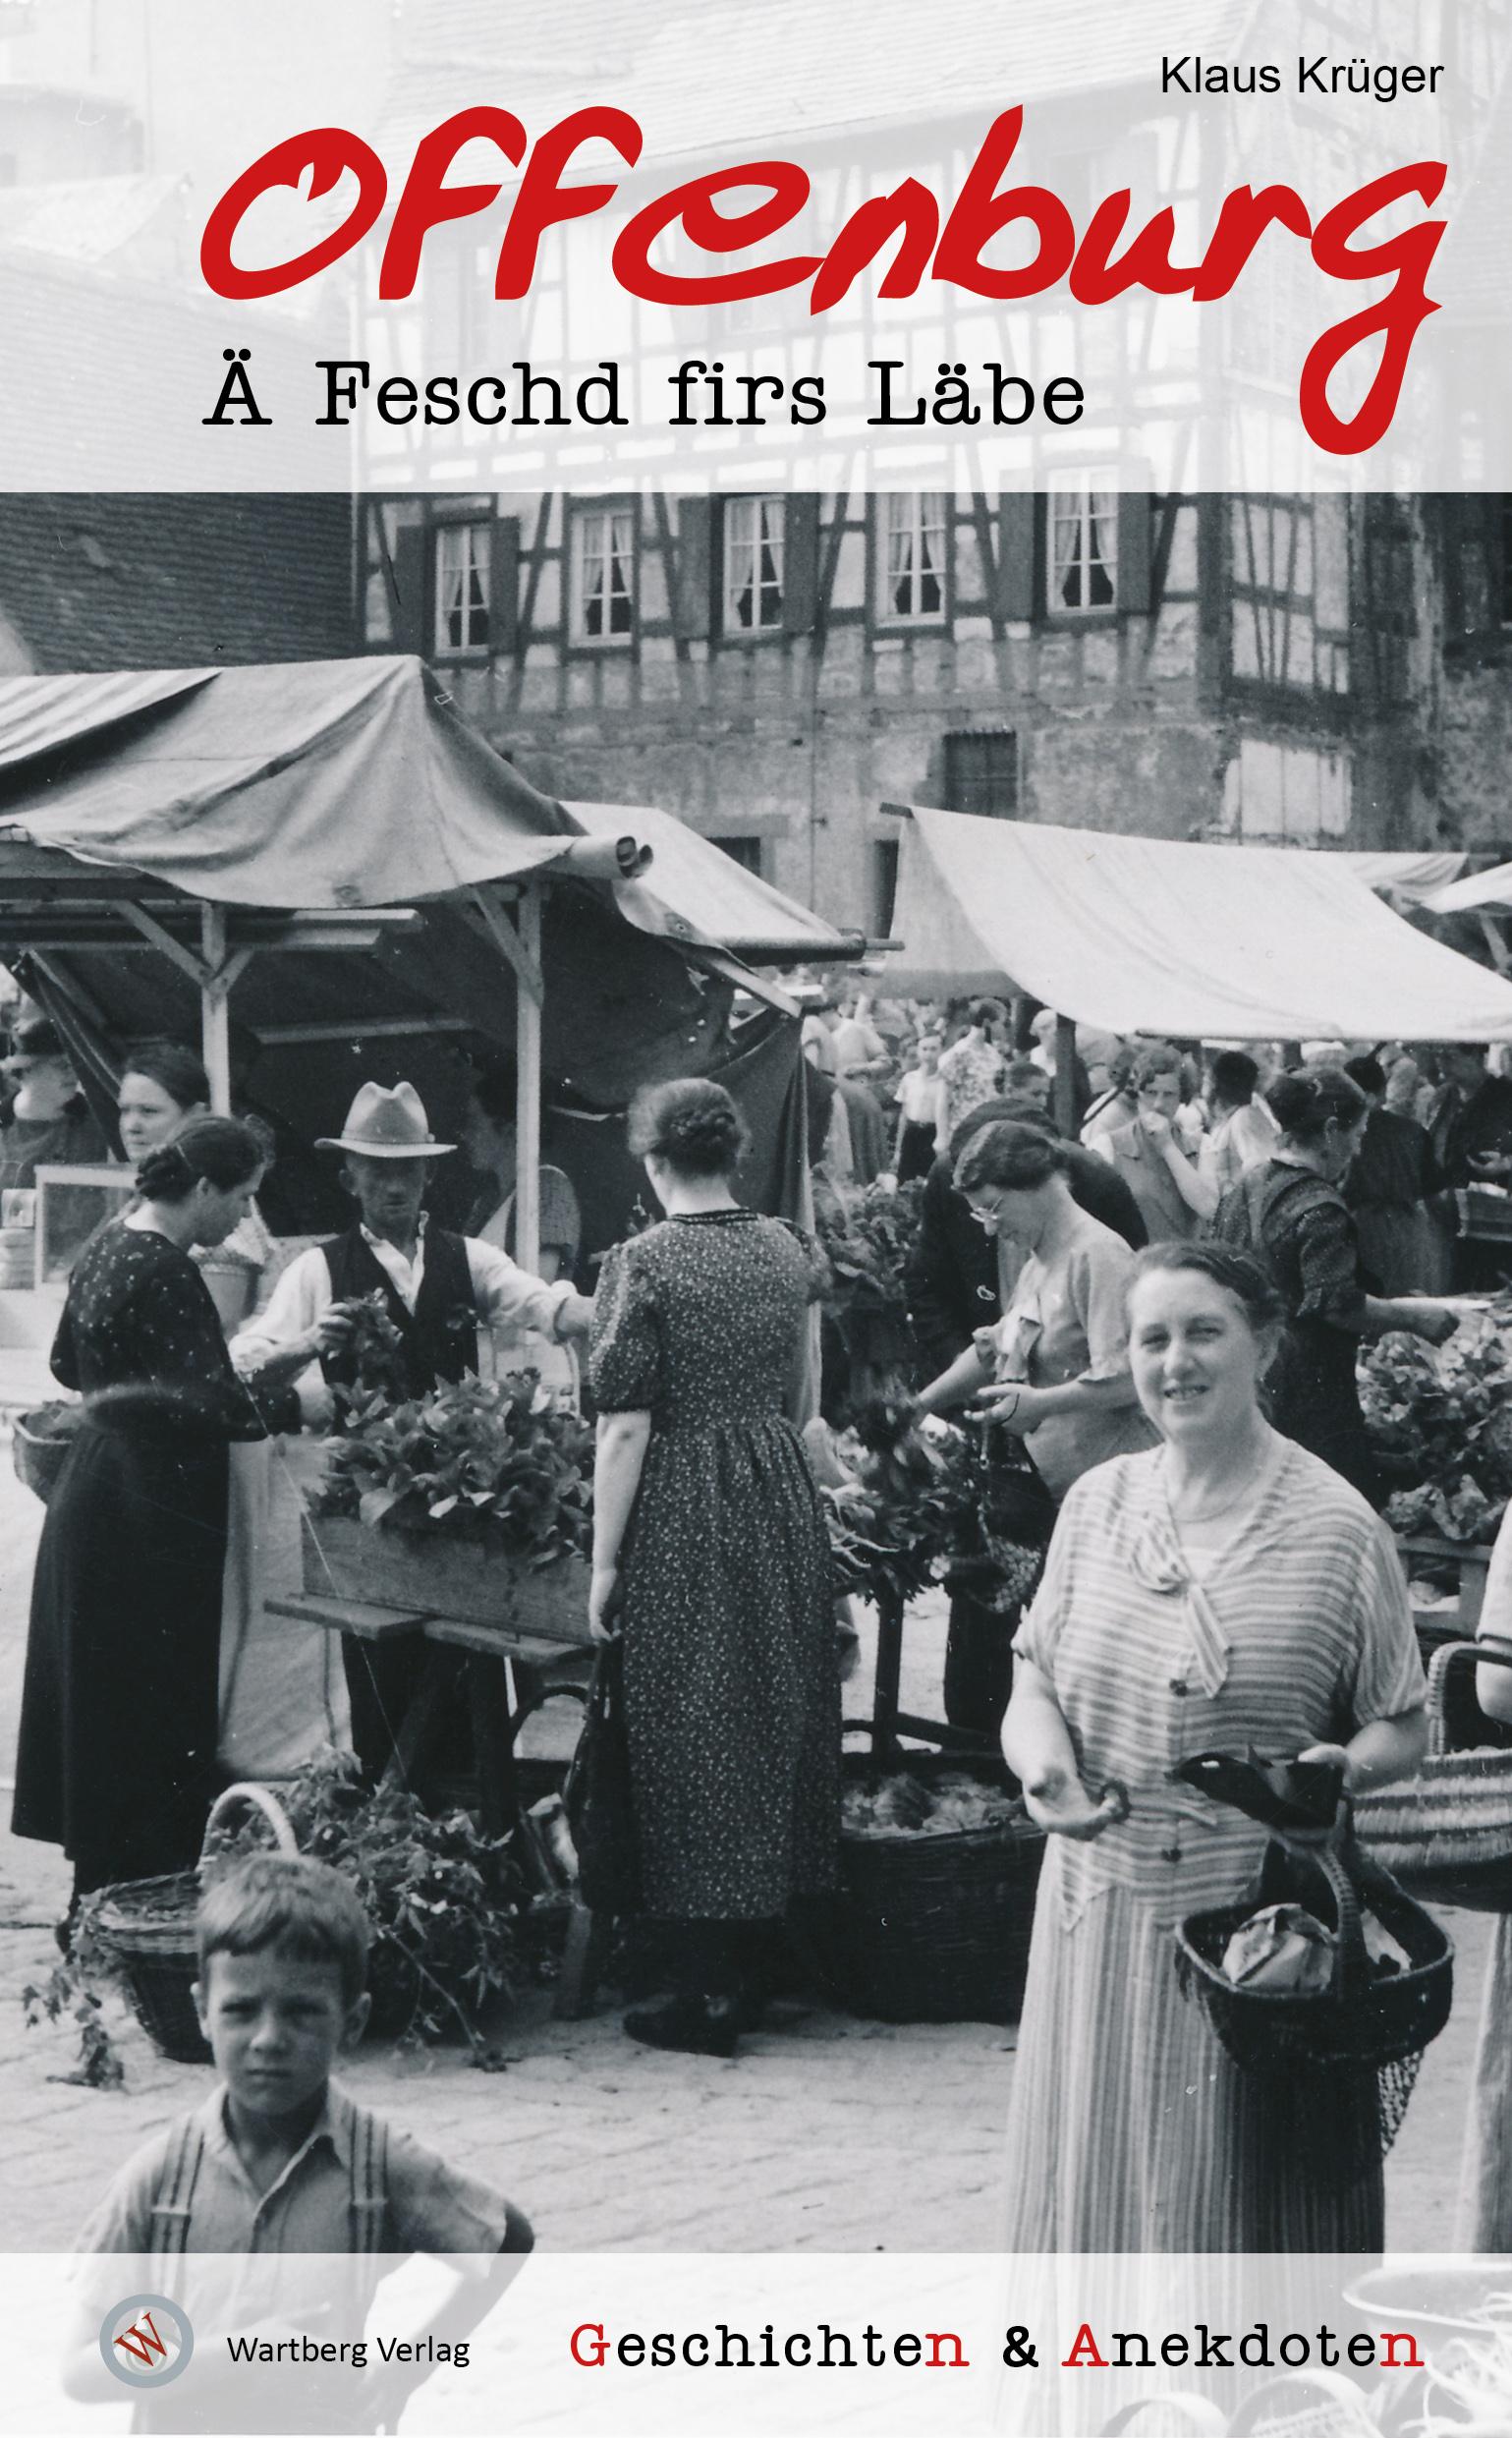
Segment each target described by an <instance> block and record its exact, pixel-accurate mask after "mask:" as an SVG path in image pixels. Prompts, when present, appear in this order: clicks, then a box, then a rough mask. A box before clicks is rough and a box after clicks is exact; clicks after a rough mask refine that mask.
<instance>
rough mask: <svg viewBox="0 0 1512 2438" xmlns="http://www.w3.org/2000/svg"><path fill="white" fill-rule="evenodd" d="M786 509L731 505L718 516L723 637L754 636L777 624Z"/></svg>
mask: <svg viewBox="0 0 1512 2438" xmlns="http://www.w3.org/2000/svg"><path fill="white" fill-rule="evenodd" d="M786 507H787V503H786V501H785V500H782V499H731V500H728V501H727V502H726V503H725V511H724V632H725V633H726V635H742V634H747V635H754V634H756V632H757V631H758V630H760V629H763V628H765V629H770V628H773V627H780V626H781V624H782V543H783V527H784V522H785V518H786Z"/></svg>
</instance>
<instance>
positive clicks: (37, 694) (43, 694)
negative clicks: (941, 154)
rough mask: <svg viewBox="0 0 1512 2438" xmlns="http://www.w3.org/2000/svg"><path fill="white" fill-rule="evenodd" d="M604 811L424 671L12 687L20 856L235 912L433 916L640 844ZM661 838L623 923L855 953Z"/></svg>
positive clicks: (393, 665) (692, 849) (411, 665)
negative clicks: (529, 769)
mask: <svg viewBox="0 0 1512 2438" xmlns="http://www.w3.org/2000/svg"><path fill="white" fill-rule="evenodd" d="M584 812H585V815H586V816H590V817H591V819H588V818H584V819H581V820H579V819H575V818H574V817H573V816H572V815H571V814H570V813H569V812H567V811H565V810H564V808H563V807H562V806H561V805H559V804H557V803H556V802H554V801H553V799H552V798H550V797H549V796H545V795H542V794H541V793H540V792H539V791H538V790H537V789H536V788H534V787H532V785H531V784H530V783H529V781H528V780H526V779H524V778H522V777H521V775H520V773H519V771H518V770H516V769H515V768H514V767H513V765H511V764H510V763H508V762H506V761H505V760H504V757H503V756H502V755H501V754H498V753H495V751H494V750H493V748H492V746H491V745H489V744H488V743H487V742H486V741H485V740H484V738H482V737H481V736H480V735H479V734H478V733H477V731H476V729H474V728H472V727H471V726H470V725H469V724H468V722H467V720H466V719H465V718H463V717H462V716H461V714H460V713H459V712H458V711H457V710H456V709H455V708H454V707H453V705H452V703H451V699H450V697H449V696H448V694H447V693H446V690H445V688H444V687H443V686H442V684H441V683H440V681H439V680H438V678H437V677H436V675H435V674H434V672H433V671H431V670H429V669H427V668H426V666H425V664H424V663H423V662H422V661H420V660H418V659H415V658H413V657H411V656H409V655H373V656H368V657H363V658H354V659H350V660H295V661H287V662H280V663H278V664H276V665H272V666H266V667H246V668H227V669H218V670H217V669H188V670H180V671H174V670H153V671H139V672H123V673H121V674H119V675H110V676H95V677H86V676H72V677H12V678H4V679H0V840H3V839H4V838H6V837H9V838H11V839H12V840H15V841H19V842H23V843H26V844H29V845H32V846H39V847H47V848H54V849H61V850H62V851H64V852H65V853H67V854H68V855H70V856H73V857H76V858H79V859H81V860H82V861H84V863H87V864H94V865H105V866H113V867H117V868H125V869H128V870H130V871H134V872H140V873H145V874H146V875H147V876H148V878H149V879H153V880H157V881H161V882H165V883H167V884H169V885H170V886H172V887H173V888H175V889H181V890H183V891H185V892H186V893H187V894H189V895H190V896H193V897H198V898H205V899H209V900H212V901H214V902H217V903H219V904H222V905H227V906H245V907H253V906H255V907H265V908H288V909H303V910H305V911H308V912H314V913H323V912H329V911H331V910H333V909H350V908H354V907H362V906H394V905H405V904H414V903H416V902H417V901H423V900H425V899H429V898H435V897H440V896H444V895H446V894H448V893H449V892H451V891H454V890H456V889H459V888H466V887H472V886H476V885H478V884H480V883H482V882H486V881H491V880H502V879H519V878H521V877H523V876H525V875H526V874H529V873H531V872H534V871H538V870H540V869H541V868H543V867H549V866H550V865H551V864H552V863H553V862H556V861H557V860H559V859H560V857H561V856H562V853H563V849H564V847H565V846H566V845H567V844H569V843H570V842H571V840H573V839H574V838H577V837H581V836H582V835H584V834H585V833H591V834H593V835H595V836H597V835H605V834H607V835H613V834H615V833H616V832H620V833H624V834H630V830H631V822H630V820H629V819H628V818H627V816H626V814H625V812H624V811H623V809H622V808H619V807H617V806H597V805H595V806H589V807H585V808H584ZM651 821H654V823H655V827H656V838H655V841H654V843H656V844H659V845H660V847H661V848H662V858H661V860H662V863H663V870H662V871H658V872H656V874H655V878H654V879H649V880H646V881H641V882H638V883H635V884H633V886H632V887H631V888H630V889H628V890H627V891H626V894H625V902H624V904H623V907H622V911H623V912H624V913H625V914H626V915H627V916H628V917H629V919H630V920H632V921H633V922H636V923H638V925H639V926H640V927H641V928H643V929H646V930H650V931H659V932H660V933H662V935H663V936H668V937H671V938H675V939H678V940H682V941H686V942H699V941H702V942H705V943H707V944H710V945H714V946H720V947H724V948H728V949H732V950H733V951H734V952H735V953H736V954H739V953H740V952H741V951H742V949H743V948H745V947H747V946H748V945H749V946H751V947H753V948H755V947H757V946H759V947H761V948H763V949H766V950H768V951H771V950H776V951H778V952H780V953H781V954H782V955H783V956H785V957H790V958H792V959H795V960H796V959H798V958H800V957H806V956H823V955H826V954H828V955H842V956H843V955H845V954H846V953H847V952H848V949H847V942H846V941H845V939H844V938H843V937H842V936H841V935H840V934H839V933H838V932H835V931H833V930H831V928H830V926H829V925H828V924H826V923H821V922H820V921H819V920H818V918H817V917H816V916H814V915H812V914H810V913H809V911H808V910H807V908H805V907H801V906H797V905H795V904H794V903H793V902H792V900H791V899H788V898H785V897H782V896H781V895H780V894H779V893H778V891H777V890H775V889H773V888H770V887H769V886H768V885H767V883H766V882H765V881H763V880H761V879H757V878H756V875H755V874H752V873H747V872H744V871H743V870H742V869H741V867H740V866H739V865H738V864H736V863H735V862H734V861H733V859H732V858H731V857H729V856H727V855H725V854H724V853H722V851H721V850H720V849H719V848H718V847H716V846H714V845H713V844H712V843H711V842H710V841H709V840H708V839H706V838H700V837H699V836H697V835H696V834H695V833H694V832H693V831H691V830H686V829H684V828H683V827H682V824H681V823H679V822H674V821H673V820H672V819H671V817H670V816H667V815H658V816H648V817H647V822H648V825H649V822H651ZM653 869H654V868H653ZM5 893H6V892H5V859H4V853H3V847H0V902H3V901H4V897H5ZM700 915H706V916H708V917H710V918H712V919H715V920H717V922H718V924H719V926H720V928H719V929H717V930H712V929H708V928H707V927H706V925H705V924H704V923H702V922H700Z"/></svg>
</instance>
